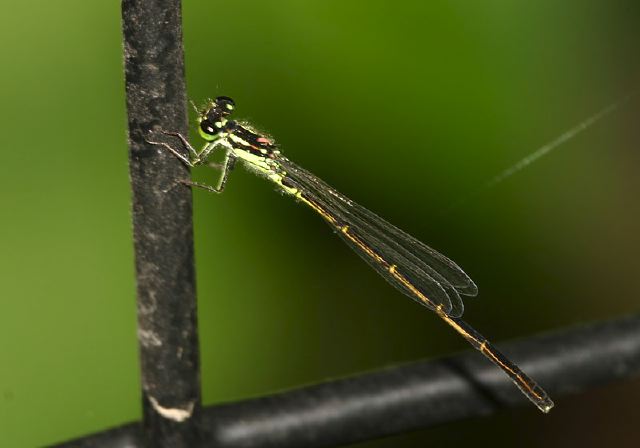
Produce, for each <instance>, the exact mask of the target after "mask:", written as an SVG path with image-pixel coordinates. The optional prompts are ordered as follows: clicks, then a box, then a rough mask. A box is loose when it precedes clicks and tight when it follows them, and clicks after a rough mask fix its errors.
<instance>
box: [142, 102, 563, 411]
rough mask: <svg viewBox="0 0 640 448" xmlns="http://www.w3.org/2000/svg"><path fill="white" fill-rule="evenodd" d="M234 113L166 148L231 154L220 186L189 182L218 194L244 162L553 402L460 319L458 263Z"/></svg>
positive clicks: (203, 117)
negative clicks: (196, 141)
mask: <svg viewBox="0 0 640 448" xmlns="http://www.w3.org/2000/svg"><path fill="white" fill-rule="evenodd" d="M234 109H235V103H234V102H233V100H232V99H231V98H229V97H225V96H220V97H218V98H216V99H215V100H213V101H209V102H208V104H207V105H206V106H205V107H204V108H203V109H201V110H198V131H199V133H200V135H201V136H202V137H203V138H204V140H206V143H205V145H204V146H203V148H202V149H201V150H200V151H198V150H196V149H195V148H193V146H191V145H190V144H189V142H188V141H187V139H186V138H185V137H184V136H182V135H181V134H178V133H174V132H164V133H165V134H167V135H172V136H175V137H178V138H179V139H180V140H181V142H182V144H183V145H184V146H185V148H186V149H187V150H188V155H184V154H182V153H181V152H180V151H178V150H176V149H174V148H173V147H171V146H170V145H168V144H167V143H163V142H149V143H153V144H157V145H162V146H163V147H165V148H166V149H168V150H169V151H170V152H171V153H172V154H173V155H174V156H176V157H177V158H178V159H180V160H181V161H182V162H184V163H185V164H186V165H188V166H190V167H195V166H198V165H202V164H205V163H208V159H209V156H210V155H211V154H212V153H213V152H214V150H216V149H217V148H222V149H224V151H225V154H226V157H225V161H224V163H223V165H222V170H223V171H222V175H221V176H220V179H219V181H218V184H217V186H215V187H212V186H209V185H203V184H198V183H195V182H183V183H185V184H188V185H192V186H196V187H200V188H204V189H206V190H209V191H212V192H216V193H220V192H222V190H224V187H225V185H226V182H227V178H228V176H229V173H230V171H231V170H232V169H233V167H234V165H235V163H236V161H237V160H238V159H239V160H241V161H242V162H244V163H245V164H246V166H247V167H249V168H250V169H252V170H253V171H255V172H257V173H259V174H261V175H263V176H264V177H266V178H267V179H269V180H271V181H273V182H274V183H275V184H276V185H277V186H278V187H279V189H280V190H282V191H283V192H284V193H286V194H288V195H290V196H293V197H294V198H296V199H298V200H299V201H300V202H303V203H305V204H307V205H308V206H309V207H311V209H312V210H315V211H316V212H318V213H319V214H320V216H322V217H323V218H324V220H325V221H326V222H327V223H328V224H329V225H330V226H331V227H332V228H333V229H334V230H335V231H336V233H337V234H338V235H339V236H340V238H342V240H343V241H344V242H345V243H346V244H347V245H348V246H349V247H351V249H353V250H354V251H355V252H356V253H357V254H358V255H360V257H362V258H363V259H364V260H365V261H366V262H367V263H368V264H369V265H370V266H371V267H372V268H373V269H375V270H376V271H377V272H378V273H379V274H380V275H381V276H382V277H383V278H384V279H385V280H387V281H388V282H389V283H391V284H392V285H393V286H395V287H396V288H397V289H398V290H400V292H402V293H403V294H405V295H407V296H409V297H410V298H411V299H413V300H415V301H416V302H418V303H419V304H421V305H423V306H425V307H427V308H429V309H430V310H432V311H435V312H436V314H437V315H438V316H439V317H440V318H441V319H442V320H444V321H445V322H446V323H447V324H449V325H450V326H451V327H453V329H454V330H456V331H457V332H458V333H459V334H460V335H462V336H463V337H464V338H465V339H466V340H467V341H468V342H469V343H470V344H471V345H472V346H473V347H474V348H476V349H477V350H479V351H480V352H481V353H482V354H483V355H485V356H486V357H487V358H489V360H491V362H493V363H494V364H495V365H497V366H498V367H499V368H500V369H502V370H503V371H504V372H505V373H506V374H507V375H508V376H509V377H510V378H511V379H512V380H513V382H514V383H515V384H516V385H517V386H518V388H520V390H521V391H522V393H524V395H526V396H527V398H529V399H530V400H531V401H532V402H533V403H534V404H535V405H536V406H537V407H538V408H539V409H540V410H541V411H542V412H548V411H549V410H550V409H551V408H552V407H553V402H552V401H551V399H550V398H549V397H548V395H547V394H546V392H545V391H544V390H543V389H542V388H541V387H540V386H538V385H537V384H536V383H535V381H533V380H532V379H531V378H529V377H528V376H527V375H526V374H525V373H524V372H523V371H522V370H520V368H518V367H517V366H516V365H515V364H514V363H513V362H511V361H510V360H509V359H507V357H505V356H504V355H503V354H502V353H500V352H499V351H498V350H497V349H496V348H495V347H494V346H493V345H492V344H491V343H490V342H489V341H488V340H487V339H486V338H485V337H484V336H482V335H481V334H480V333H478V332H477V331H476V330H474V329H473V328H472V327H471V326H470V325H469V324H467V323H466V322H464V321H463V320H462V319H460V316H462V313H463V310H464V306H463V303H462V299H461V297H460V296H461V295H465V296H475V295H476V294H477V293H478V288H477V287H476V285H475V283H474V282H473V281H472V280H471V279H470V278H469V277H468V276H467V274H465V273H464V271H463V270H462V269H461V268H460V267H459V266H458V265H457V264H456V263H454V262H453V261H451V260H450V259H448V258H447V257H445V256H444V255H442V254H440V253H439V252H437V251H435V250H434V249H432V248H430V247H429V246H427V245H425V244H424V243H422V242H420V241H418V240H417V239H415V238H413V237H412V236H410V235H408V234H406V233H405V232H403V231H402V230H400V229H398V228H397V227H395V226H393V225H391V224H389V223H388V222H386V221H385V220H384V219H382V218H380V217H379V216H377V215H376V214H374V213H373V212H371V211H369V210H367V209H366V208H364V207H362V206H360V205H358V204H356V203H355V202H353V201H352V200H350V199H348V198H347V197H346V196H344V195H343V194H341V193H340V192H338V191H336V190H335V189H334V188H332V187H330V186H329V185H327V184H326V183H325V182H324V181H322V180H321V179H319V178H318V177H316V176H314V175H313V174H311V173H310V172H308V171H306V170H304V169H303V168H301V167H299V166H298V165H296V164H295V163H293V162H291V161H290V160H289V159H287V158H286V157H285V156H284V155H282V153H281V152H280V150H279V149H278V147H277V146H276V145H275V143H274V142H273V140H272V139H271V138H269V137H266V136H264V135H262V134H260V133H259V132H257V131H256V130H254V129H253V128H252V127H251V126H250V125H249V124H247V123H244V122H239V121H235V120H230V119H228V118H227V117H228V116H229V115H230V114H231V112H233V110H234Z"/></svg>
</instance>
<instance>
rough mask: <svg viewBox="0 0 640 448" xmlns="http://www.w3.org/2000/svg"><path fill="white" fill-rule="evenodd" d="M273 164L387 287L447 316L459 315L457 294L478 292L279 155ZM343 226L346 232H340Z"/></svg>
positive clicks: (441, 259) (413, 242) (447, 264)
mask: <svg viewBox="0 0 640 448" xmlns="http://www.w3.org/2000/svg"><path fill="white" fill-rule="evenodd" d="M278 163H279V164H280V166H281V167H282V170H283V174H284V175H285V181H284V182H285V183H286V182H289V184H290V185H291V186H293V187H295V188H297V189H298V190H299V191H300V192H301V194H302V195H303V198H306V199H308V200H310V201H312V203H314V204H316V205H317V207H318V208H319V210H317V211H319V212H320V213H321V214H323V216H324V217H325V219H326V220H327V221H328V223H329V224H330V225H331V226H332V227H334V228H335V229H336V231H337V233H338V235H339V236H340V237H341V238H342V240H343V241H345V243H347V245H349V247H351V248H352V249H353V250H354V251H355V252H356V253H358V255H360V256H361V257H362V258H363V259H364V260H365V261H366V262H367V263H368V264H369V265H370V266H371V267H373V269H375V270H376V271H377V272H378V273H379V274H380V275H381V276H382V277H384V278H385V279H386V280H387V281H388V282H389V283H391V284H392V285H393V286H395V287H396V288H397V289H398V290H400V291H401V292H402V293H403V294H405V295H407V296H409V297H410V298H412V299H413V300H415V301H417V302H418V303H420V304H422V305H425V306H427V307H428V308H434V306H430V305H429V304H428V303H426V302H425V301H424V300H423V299H421V298H420V294H422V295H424V296H426V297H428V299H429V301H430V302H431V303H433V304H434V305H435V306H438V305H442V306H443V308H444V311H445V312H446V313H447V314H448V315H450V316H452V317H459V316H461V315H462V313H463V311H464V306H463V303H462V299H461V297H460V294H463V295H469V296H473V295H476V294H477V291H478V289H477V287H476V285H475V284H474V283H473V281H472V280H471V279H470V278H469V277H468V276H467V274H465V273H464V271H463V270H462V269H461V268H460V267H459V266H458V265H457V264H455V263H454V262H453V261H451V260H450V259H448V258H447V257H445V256H444V255H442V254H440V253H439V252H437V251H436V250H434V249H432V248H430V247H429V246H427V245H425V244H424V243H422V242H420V241H418V240H417V239H415V238H414V237H412V236H410V235H408V234H407V233H405V232H403V231H402V230H400V229H398V228H397V227H395V226H393V225H391V224H389V223H388V222H386V221H385V220H384V219H382V218H380V217H379V216H378V215H376V214H375V213H373V212H371V211H369V210H367V209H366V208H364V207H362V206H360V205H358V204H357V203H355V202H354V201H352V200H350V199H349V198H347V197H346V196H344V195H342V194H341V193H339V192H338V191H337V190H335V189H334V188H332V187H331V186H329V185H328V184H327V183H325V182H324V181H322V180H321V179H319V178H318V177H316V176H315V175H313V174H311V173H310V172H308V171H306V170H304V169H303V168H301V167H299V166H298V165H296V164H294V163H293V162H291V161H290V160H288V159H286V158H284V157H281V158H279V160H278ZM323 212H324V213H323ZM345 226H347V227H348V232H345V231H343V229H344V228H345ZM391 265H395V266H396V269H397V271H398V272H399V273H400V274H401V275H402V277H404V278H405V279H407V280H408V282H409V284H406V283H405V282H402V281H399V280H398V278H397V276H394V275H392V274H391V273H390V272H389V267H390V266H391Z"/></svg>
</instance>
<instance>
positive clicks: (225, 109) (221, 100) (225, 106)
mask: <svg viewBox="0 0 640 448" xmlns="http://www.w3.org/2000/svg"><path fill="white" fill-rule="evenodd" d="M215 103H216V106H218V109H219V110H220V113H221V114H222V115H229V114H230V113H231V112H233V110H234V109H235V108H236V103H235V102H234V101H233V100H232V99H231V98H229V97H228V96H219V97H217V98H216V101H215Z"/></svg>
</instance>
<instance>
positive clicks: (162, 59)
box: [122, 0, 201, 448]
mask: <svg viewBox="0 0 640 448" xmlns="http://www.w3.org/2000/svg"><path fill="white" fill-rule="evenodd" d="M181 22H182V18H181V5H180V1H179V0H124V1H123V2H122V28H123V37H124V46H123V47H124V67H125V78H126V95H127V111H128V127H129V134H128V136H129V164H130V165H129V166H130V177H131V187H132V190H133V206H132V209H133V237H134V247H135V265H136V279H137V297H138V299H137V300H138V341H139V347H140V364H141V380H142V395H143V422H144V425H143V427H144V437H145V440H146V444H147V445H148V446H154V447H169V446H170V447H174V448H175V447H194V446H199V443H200V440H201V438H200V433H199V428H200V424H199V418H200V415H201V402H200V400H201V399H200V374H199V353H198V333H197V326H196V296H195V275H194V260H193V229H192V203H191V192H190V190H189V189H188V188H185V187H180V186H179V185H177V184H176V179H189V170H188V169H187V168H186V167H185V166H184V165H183V164H182V163H180V161H179V160H177V159H176V158H175V157H173V156H172V155H170V154H167V152H166V151H163V150H161V149H159V148H157V147H156V146H153V145H150V144H148V143H147V142H146V141H147V140H149V139H150V138H151V137H152V134H150V132H151V131H153V130H154V129H156V128H158V127H161V128H164V129H169V130H172V131H178V132H183V133H186V132H187V127H188V120H187V109H186V100H187V98H186V90H185V80H184V62H183V49H182V28H181Z"/></svg>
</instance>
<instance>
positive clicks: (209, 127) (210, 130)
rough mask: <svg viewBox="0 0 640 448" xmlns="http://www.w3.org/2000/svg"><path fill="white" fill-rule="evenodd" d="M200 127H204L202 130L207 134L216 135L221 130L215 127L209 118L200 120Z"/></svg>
mask: <svg viewBox="0 0 640 448" xmlns="http://www.w3.org/2000/svg"><path fill="white" fill-rule="evenodd" d="M200 129H202V132H204V133H205V134H207V135H216V134H217V133H218V132H220V129H219V128H217V127H215V126H214V125H213V123H212V122H210V121H209V120H202V121H201V122H200Z"/></svg>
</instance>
